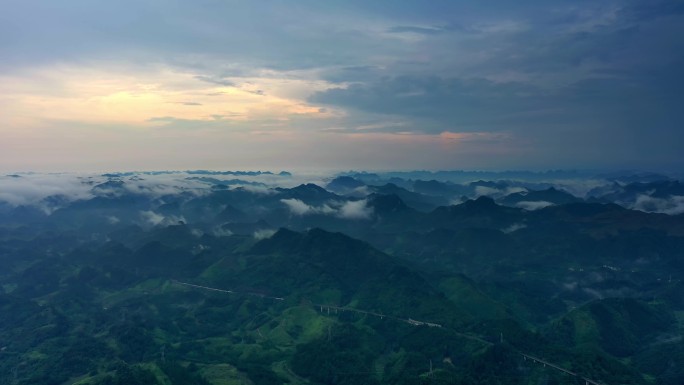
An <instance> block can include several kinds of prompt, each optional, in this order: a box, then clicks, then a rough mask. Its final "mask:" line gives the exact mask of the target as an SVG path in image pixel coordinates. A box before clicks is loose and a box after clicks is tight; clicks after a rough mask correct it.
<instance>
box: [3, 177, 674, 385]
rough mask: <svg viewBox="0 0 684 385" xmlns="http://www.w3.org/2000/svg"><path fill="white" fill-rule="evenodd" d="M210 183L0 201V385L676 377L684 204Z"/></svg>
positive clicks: (637, 380)
mask: <svg viewBox="0 0 684 385" xmlns="http://www.w3.org/2000/svg"><path fill="white" fill-rule="evenodd" d="M218 182H220V181H218ZM218 182H217V181H214V180H213V179H212V180H211V181H210V182H207V183H211V184H212V187H211V188H210V189H209V190H208V191H207V192H206V193H202V194H199V195H197V194H187V193H181V194H169V195H163V196H157V197H150V196H147V195H143V194H138V193H130V189H126V185H125V183H109V184H99V185H96V186H95V187H94V190H95V191H96V192H97V193H98V194H100V195H98V196H96V197H94V198H92V199H85V200H77V201H75V202H73V203H68V200H58V199H55V200H53V201H52V202H53V203H54V204H59V205H62V206H61V207H59V208H56V209H54V210H53V211H51V212H47V213H46V212H44V211H34V209H31V208H30V207H25V208H21V207H18V206H17V207H12V206H9V205H8V206H6V207H5V206H3V208H2V211H1V212H0V218H1V221H0V288H1V290H0V358H1V359H0V384H91V385H104V384H213V385H224V384H284V383H289V384H472V383H483V384H490V383H491V384H541V383H555V384H575V383H577V384H582V383H586V382H587V380H592V381H596V382H598V383H601V384H618V383H619V384H678V383H681V381H682V380H684V369H683V368H682V365H681V362H682V357H684V345H682V343H683V342H682V338H681V332H682V326H683V325H684V324H683V322H684V301H683V300H682V298H684V291H683V286H682V281H681V276H682V273H683V272H684V237H682V229H683V228H684V218H682V216H681V215H667V214H659V213H647V212H643V211H636V210H631V209H628V208H625V207H623V206H618V205H616V204H610V203H609V204H604V203H595V202H583V201H582V200H581V199H577V200H573V199H569V198H568V197H567V195H566V194H567V193H560V192H559V191H556V190H551V191H549V190H539V191H542V192H541V193H539V194H536V195H535V194H532V193H528V194H520V195H518V196H511V195H508V197H507V198H505V199H508V200H510V202H508V203H510V206H515V204H514V203H515V202H518V201H520V199H524V197H525V196H526V197H535V196H541V197H545V198H544V199H546V198H548V197H549V196H551V195H552V196H555V197H556V198H558V199H561V200H567V201H568V203H560V201H559V202H558V204H555V205H552V206H548V207H543V208H539V209H537V210H528V209H524V208H521V207H510V206H504V205H501V204H499V203H506V202H499V203H497V201H495V200H494V199H492V198H488V197H480V198H477V199H471V200H468V199H466V200H464V201H463V202H462V203H459V204H453V205H445V206H441V207H437V208H434V209H430V208H428V206H429V204H434V203H435V202H437V201H438V200H436V199H435V198H434V196H436V195H435V194H440V193H442V194H449V195H442V197H441V198H439V199H447V197H449V196H453V194H456V193H459V194H460V193H462V192H464V191H467V188H469V187H467V186H461V187H458V186H455V185H453V184H445V183H440V182H435V181H433V182H430V183H416V182H414V181H412V182H410V183H409V182H406V183H403V184H402V186H404V187H399V186H398V185H391V186H388V185H387V184H380V185H378V186H380V187H377V188H376V187H373V188H368V190H367V194H368V195H366V196H362V195H359V194H361V193H360V191H361V190H362V189H363V188H366V187H367V185H365V184H364V183H362V182H360V181H359V180H356V179H352V180H350V179H339V180H335V181H334V183H331V185H332V186H333V187H334V189H335V191H338V192H343V191H347V192H350V194H351V195H349V196H344V195H337V194H335V193H332V192H328V191H326V190H325V189H323V188H320V187H318V186H316V185H313V184H306V185H300V186H298V187H295V188H291V189H289V188H279V189H271V190H254V191H250V190H248V189H247V188H243V187H234V188H215V186H216V185H217V183H218ZM502 183H503V182H501V183H494V184H486V183H484V182H482V183H479V184H477V185H474V187H473V188H476V187H478V186H479V187H487V188H495V187H496V188H503V187H502V186H505V184H502ZM250 186H252V187H253V188H260V189H263V187H262V186H259V185H250ZM255 186H256V187H255ZM411 186H418V187H417V190H418V191H413V192H412V191H409V190H407V188H410V187H411ZM402 189H403V190H402ZM352 190H353V191H352ZM383 192H385V193H387V194H385V193H383ZM407 192H408V193H411V194H408V193H407ZM399 194H403V195H399ZM421 194H422V195H421ZM431 194H432V195H431ZM429 196H432V197H433V198H430V199H425V197H429ZM402 197H406V198H410V199H414V200H416V202H417V200H418V199H419V198H420V199H422V200H421V201H420V202H422V203H418V206H416V207H414V206H412V205H411V204H410V203H409V202H405V201H404V200H403V198H402ZM549 199H550V198H549ZM514 201H515V202H514ZM55 202H56V203H55ZM60 202H61V203H60ZM64 202H66V203H64ZM430 202H432V203H430ZM511 202H513V203H511ZM414 203H415V202H414ZM559 368H561V369H564V370H567V371H568V372H571V373H572V374H568V372H564V371H562V370H560V369H559Z"/></svg>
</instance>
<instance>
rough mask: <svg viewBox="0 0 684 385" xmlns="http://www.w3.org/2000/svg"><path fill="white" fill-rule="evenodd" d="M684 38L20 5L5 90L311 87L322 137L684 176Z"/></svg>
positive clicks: (294, 6)
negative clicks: (433, 142)
mask: <svg viewBox="0 0 684 385" xmlns="http://www.w3.org/2000/svg"><path fill="white" fill-rule="evenodd" d="M681 36H684V1H681V0H669V1H668V0H652V1H637V0H625V1H613V0H602V1H590V0H580V1H561V0H558V1H548V0H547V1H541V0H527V1H518V2H512V1H508V0H506V1H503V0H495V1H490V2H487V3H482V2H467V3H466V2H457V1H452V0H435V1H430V2H425V1H422V0H421V1H418V0H407V1H400V2H398V1H394V0H378V1H367V0H346V1H325V2H321V1H314V0H298V1H288V2H283V1H276V0H264V1H259V2H241V1H225V2H224V1H221V2H215V1H208V0H201V1H197V2H186V1H181V0H169V1H165V2H163V3H160V2H157V1H152V0H140V1H137V0H136V1H134V0H122V1H116V2H93V1H86V0H63V1H59V2H52V1H43V0H22V1H19V0H10V1H7V2H5V3H4V4H3V10H2V12H0V53H1V56H2V60H1V61H0V75H3V74H6V73H8V74H12V73H14V72H21V71H26V70H27V68H31V67H34V66H35V67H40V68H47V69H51V68H52V66H55V65H58V64H62V63H68V64H73V65H74V66H75V67H78V66H79V65H81V66H95V67H96V66H99V65H102V63H105V64H107V65H110V66H113V67H116V66H122V67H126V69H127V70H128V69H130V68H132V70H131V71H130V72H136V70H137V69H138V68H139V67H152V69H151V71H156V67H154V66H156V65H158V66H159V67H161V68H171V70H172V71H177V72H182V73H190V74H191V76H195V79H196V80H200V81H202V82H205V83H209V84H213V85H217V86H225V87H236V86H240V85H243V84H245V79H241V78H249V77H264V78H269V77H271V78H278V79H280V80H288V79H298V80H302V79H304V80H306V81H310V82H311V83H310V84H317V86H316V87H312V88H311V90H309V92H308V93H307V92H306V91H301V92H300V91H298V92H297V93H296V94H297V97H298V98H299V99H300V100H304V99H307V96H306V95H310V96H308V99H307V101H308V102H310V103H312V104H314V106H313V107H314V108H321V110H320V111H326V112H328V111H329V112H330V117H329V118H327V119H329V120H326V121H325V122H324V121H323V120H321V121H320V122H322V123H320V124H318V123H317V125H316V128H315V129H316V130H318V129H321V130H326V131H327V132H350V131H363V132H369V131H382V132H385V133H391V132H396V133H406V132H422V133H428V134H439V133H442V132H445V131H450V132H473V133H477V132H484V133H487V134H489V133H492V132H494V133H497V132H505V133H506V134H510V136H507V137H510V138H512V139H515V140H517V141H518V143H517V145H520V144H521V143H524V144H525V146H528V147H526V148H528V150H527V151H528V152H529V154H530V155H529V156H530V159H531V160H530V162H543V161H547V160H554V159H559V158H560V159H563V160H570V159H573V158H582V159H593V160H595V161H597V162H598V161H603V159H605V161H606V162H610V163H611V164H616V165H622V164H624V162H625V161H626V160H628V159H639V157H642V158H643V159H645V160H644V161H646V160H647V161H648V162H650V163H651V164H653V165H669V166H672V165H678V166H682V165H684V164H682V162H684V158H682V157H681V155H679V152H680V149H679V148H678V147H679V146H678V145H677V144H678V143H682V142H684V133H683V131H684V130H682V129H681V127H682V124H684V116H682V112H680V110H681V106H682V105H684V96H683V95H684V92H682V89H684V73H683V71H682V70H681V69H682V68H684V39H682V38H681ZM74 63H75V64H74ZM112 63H113V64H112ZM140 72H141V73H142V72H144V71H140ZM148 72H150V71H149V70H148ZM326 82H327V83H326ZM321 84H323V85H321ZM257 87H258V88H257ZM326 87H332V88H329V89H327V90H325V88H326ZM262 89H263V90H264V91H259V90H262ZM314 89H315V90H318V92H314V91H313V90H314ZM244 91H246V92H252V93H257V94H265V97H269V96H271V95H272V91H271V89H269V88H264V87H262V86H261V85H258V86H255V90H252V89H251V88H250V89H249V90H244ZM212 95H223V94H222V93H220V92H212ZM302 95H303V96H302ZM277 96H279V95H277ZM188 99H189V100H192V98H188ZM303 102H304V101H302V103H303ZM210 113H211V114H215V115H218V114H223V113H224V112H223V111H211V112H210ZM165 119H167V121H166V123H168V125H169V126H171V125H183V126H184V127H185V126H187V127H188V128H189V127H191V126H192V127H198V126H196V125H199V126H201V124H202V123H201V122H199V123H198V122H197V121H194V120H183V119H175V118H173V120H169V119H172V118H165ZM157 122H158V123H163V122H164V121H162V120H158V121H157ZM359 122H362V123H359ZM206 124H214V122H209V123H206ZM245 124H251V122H247V123H245ZM306 124H307V123H306V122H304V123H302V125H301V126H302V127H304V128H301V127H299V128H298V129H302V130H306V129H308V127H309V126H306ZM359 127H361V128H359ZM311 130H313V129H311ZM535 154H536V155H535ZM379 166H383V165H379Z"/></svg>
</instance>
